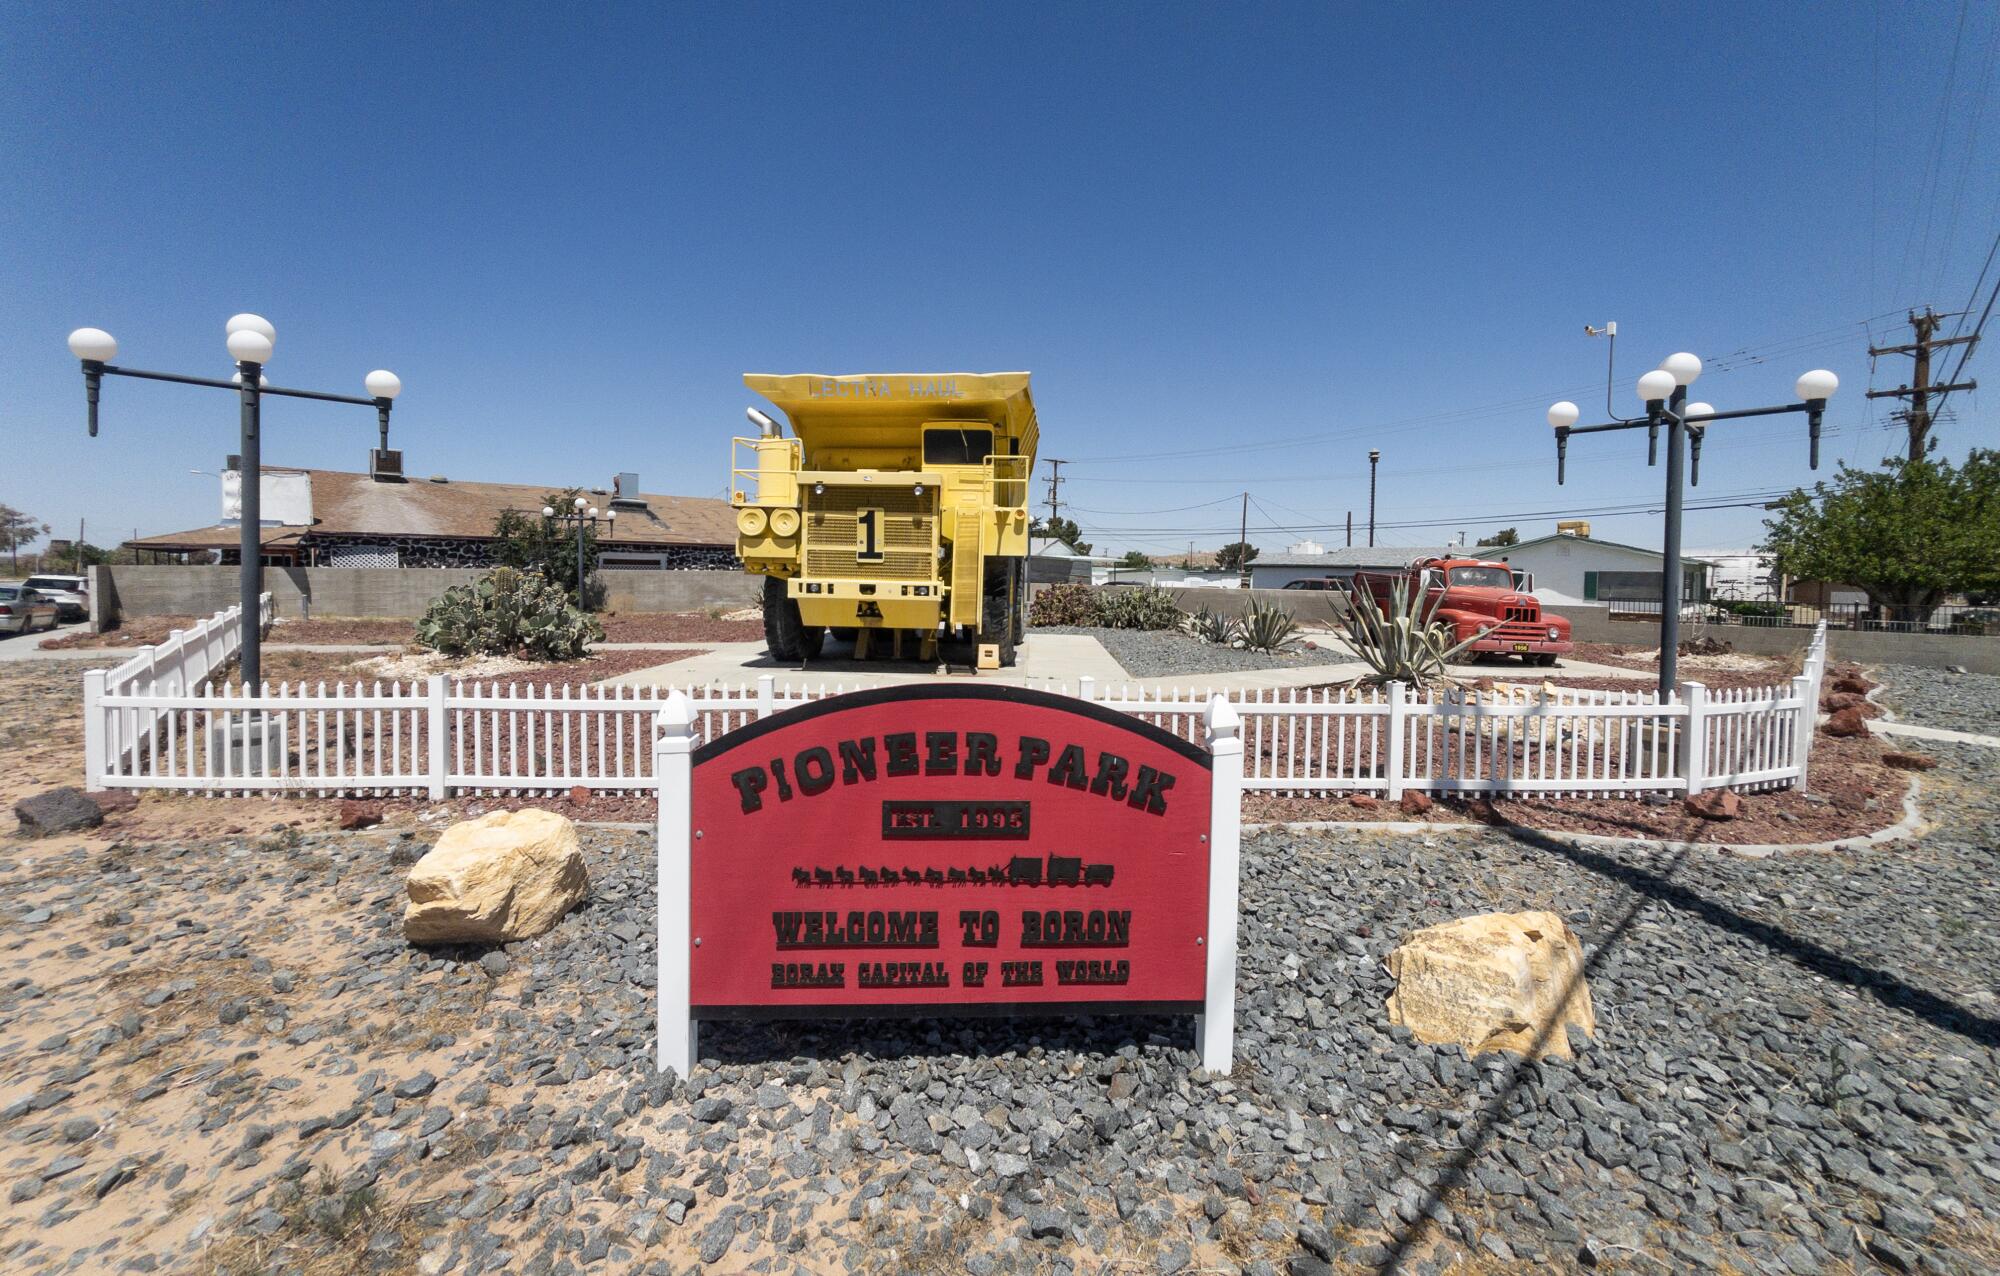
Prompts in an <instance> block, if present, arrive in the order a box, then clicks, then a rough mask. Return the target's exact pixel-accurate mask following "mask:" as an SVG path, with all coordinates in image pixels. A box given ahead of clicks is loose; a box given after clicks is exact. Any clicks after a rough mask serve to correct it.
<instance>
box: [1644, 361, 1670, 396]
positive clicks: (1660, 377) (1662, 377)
mask: <svg viewBox="0 0 2000 1276" xmlns="http://www.w3.org/2000/svg"><path fill="white" fill-rule="evenodd" d="M1673 392H1674V374H1673V373H1671V372H1668V371H1667V370H1666V369H1664V368H1655V369H1654V370H1653V371H1651V372H1648V373H1647V374H1646V375H1645V376H1643V377H1640V378H1639V398H1640V399H1641V400H1643V401H1645V402H1647V403H1651V402H1652V401H1653V400H1655V399H1664V398H1666V397H1667V396H1668V395H1670V394H1672V393H1673Z"/></svg>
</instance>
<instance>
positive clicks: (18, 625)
mask: <svg viewBox="0 0 2000 1276" xmlns="http://www.w3.org/2000/svg"><path fill="white" fill-rule="evenodd" d="M55 627H56V605H55V604H54V603H52V602H50V601H49V600H48V599H46V598H43V597H42V595H41V592H40V591H39V590H34V589H29V588H28V587H27V586H26V585H20V584H16V583H14V582H13V581H7V582H5V583H4V584H0V634H31V633H33V632H35V630H37V629H54V628H55Z"/></svg>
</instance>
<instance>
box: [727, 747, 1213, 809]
mask: <svg viewBox="0 0 2000 1276" xmlns="http://www.w3.org/2000/svg"><path fill="white" fill-rule="evenodd" d="M836 755H837V760H836ZM1009 765H1011V766H1012V768H1013V775H1014V778H1015V779H1016V780H1022V781H1031V780H1033V779H1035V777H1036V774H1037V773H1038V772H1042V773H1043V778H1044V780H1045V781H1046V782H1047V783H1049V784H1055V785H1060V786H1062V787H1065V788H1070V789H1075V790H1076V791H1078V792H1088V793H1091V794H1094V795H1096V796H1098V797H1101V798H1104V799H1105V800H1106V801H1111V802H1122V803H1124V804H1125V805H1126V806H1129V807H1131V808H1132V809H1134V810H1137V811H1143V812H1145V813H1146V814H1148V815H1165V814H1166V813H1167V792H1168V790H1170V789H1172V788H1173V787H1174V777H1173V775H1172V774H1171V773H1169V772H1165V771H1160V770H1158V769H1156V768H1154V767H1150V766H1146V765H1143V764H1141V765H1140V766H1139V767H1138V768H1137V772H1136V774H1135V773H1134V769H1133V766H1132V764H1131V762H1130V761H1129V760H1128V759H1126V758H1123V757H1120V756H1119V755H1118V754H1116V753H1112V752H1110V751H1108V750H1104V749H1099V750H1097V751H1096V756H1095V757H1094V758H1093V757H1092V756H1090V751H1088V750H1086V749H1085V748H1084V747H1083V746H1082V745H1080V744H1067V745H1063V746H1061V748H1060V749H1057V748H1056V747H1055V746H1054V745H1052V744H1051V743H1050V742H1049V741H1047V740H1044V739H1041V738H1039V737H1036V736H1031V735H1024V736H1021V737H1019V738H1018V739H1017V740H1016V741H1015V744H1014V748H1013V751H1012V754H1011V755H1009V754H1008V753H1007V752H1005V751H1004V750H1002V748H1001V747H1000V737H998V736H996V735H992V734H989V733H987V732H984V731H925V732H922V733H921V734H919V733H918V732H915V731H902V732H894V733H891V734H888V735H883V736H880V737H876V736H863V737H861V738H859V739H855V740H842V741H840V742H839V743H838V744H836V745H835V746H834V747H833V748H831V749H829V748H827V747H826V746H824V745H813V746H812V747H810V748H805V749H800V750H799V751H798V752H797V753H795V754H794V755H793V756H792V758H791V760H790V761H789V762H788V761H787V760H785V759H784V758H772V759H771V760H770V761H769V762H767V763H764V764H761V765H758V766H752V767H745V768H743V769H741V770H737V771H732V772H730V774H729V782H730V784H732V785H734V786H735V788H736V795H737V798H738V800H739V802H740V803H741V804H742V808H743V813H744V814H745V815H749V814H752V813H754V812H757V811H760V810H762V809H764V806H765V798H766V797H767V796H770V795H773V794H775V795H776V797H777V800H778V801H779V802H780V803H784V802H790V801H793V800H795V799H798V798H811V797H818V796H819V795H820V794H822V793H825V792H826V791H827V790H829V789H831V788H833V787H834V785H835V784H840V785H843V786H845V785H852V784H865V783H868V782H870V781H873V780H874V779H875V778H876V776H877V775H878V774H880V775H885V776H888V777H890V778H892V779H894V778H897V777H902V776H917V775H921V776H948V775H981V776H997V775H999V774H1000V772H1001V770H1002V768H1004V767H1007V766H1009Z"/></svg>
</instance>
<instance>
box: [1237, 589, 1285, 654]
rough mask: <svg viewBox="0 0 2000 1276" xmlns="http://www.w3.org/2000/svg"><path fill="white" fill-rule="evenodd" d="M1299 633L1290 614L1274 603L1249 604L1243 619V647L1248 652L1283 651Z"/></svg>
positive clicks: (1253, 600) (1254, 602)
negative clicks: (1248, 612)
mask: <svg viewBox="0 0 2000 1276" xmlns="http://www.w3.org/2000/svg"><path fill="white" fill-rule="evenodd" d="M1298 632H1299V625H1298V622H1297V621H1295V620H1293V619H1292V613H1290V612H1288V611H1286V610H1285V609H1284V608H1282V607H1280V606H1278V605H1277V604H1276V603H1271V604H1268V605H1267V604H1264V603H1259V602H1257V601H1256V600H1255V599H1252V600H1251V602H1250V614H1249V615H1247V616H1245V617H1244V618H1243V629H1242V633H1243V645H1244V647H1245V648H1247V649H1248V650H1250V651H1268V652H1271V653H1273V654H1275V653H1277V652H1280V651H1283V650H1284V649H1285V647H1286V646H1287V645H1289V644H1290V643H1291V641H1292V638H1293V637H1294V636H1295V635H1296V634H1297V633H1298Z"/></svg>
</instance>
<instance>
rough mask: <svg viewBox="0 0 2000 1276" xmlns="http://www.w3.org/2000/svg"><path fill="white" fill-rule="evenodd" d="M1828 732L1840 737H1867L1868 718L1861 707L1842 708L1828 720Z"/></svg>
mask: <svg viewBox="0 0 2000 1276" xmlns="http://www.w3.org/2000/svg"><path fill="white" fill-rule="evenodd" d="M1826 733H1827V734H1828V735H1830V736H1834V737H1836V738H1839V739H1843V740H1845V739H1850V738H1851V739H1865V738H1867V736H1868V720H1867V719H1865V718H1863V717H1862V716H1861V710H1859V709H1842V710H1840V711H1839V712H1838V713H1836V714H1834V715H1833V716H1832V717H1831V718H1828V719H1827V720H1826Z"/></svg>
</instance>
